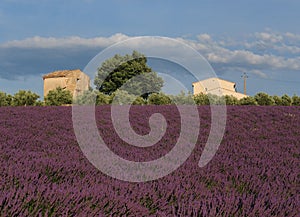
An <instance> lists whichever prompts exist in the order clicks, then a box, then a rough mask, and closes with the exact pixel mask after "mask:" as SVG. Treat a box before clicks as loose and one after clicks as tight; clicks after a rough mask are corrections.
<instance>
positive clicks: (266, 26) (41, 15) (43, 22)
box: [0, 0, 300, 96]
mask: <svg viewBox="0 0 300 217" xmlns="http://www.w3.org/2000/svg"><path fill="white" fill-rule="evenodd" d="M299 26H300V1H298V0H260V1H258V0H243V1H241V0H227V1H221V0H218V1H217V0H204V1H201V0H198V1H174V0H173V1H171V0H164V1H158V0H152V1H146V0H112V1H96V0H69V1H67V0H1V2H0V91H5V92H8V93H12V94H13V93H15V92H17V91H18V90H19V89H30V90H32V91H34V92H37V93H38V94H39V95H41V96H42V95H43V81H42V78H41V76H42V75H43V74H46V73H48V72H51V71H54V70H59V69H72V68H80V69H82V70H83V68H84V67H85V66H86V64H87V63H88V62H89V61H90V60H91V59H92V58H93V57H94V56H95V55H96V54H98V53H99V52H100V51H102V50H103V49H105V48H107V47H109V46H110V45H112V44H114V43H117V42H120V41H122V40H125V39H130V38H132V37H135V36H165V37H170V38H174V39H177V40H179V41H181V42H184V43H186V44H188V45H189V46H191V47H192V48H194V49H196V50H197V51H198V52H199V53H200V54H202V55H203V56H204V57H205V58H206V59H207V60H208V62H209V63H210V64H211V65H212V67H213V68H214V70H215V72H216V74H217V75H218V76H219V77H221V78H224V79H228V80H231V81H234V82H236V83H237V87H238V90H239V91H242V89H243V86H242V85H243V81H242V78H241V75H242V74H243V73H244V72H247V73H248V76H249V78H248V85H247V86H248V93H249V94H250V95H254V94H255V93H257V92H260V91H263V92H267V93H269V94H272V95H275V94H277V95H282V94H284V93H287V94H289V95H293V94H297V95H300V88H299V86H300V73H299V72H300V28H299ZM153 67H154V68H155V66H153ZM175 71H176V70H175ZM178 73H180V70H178Z"/></svg>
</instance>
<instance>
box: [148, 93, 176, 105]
mask: <svg viewBox="0 0 300 217" xmlns="http://www.w3.org/2000/svg"><path fill="white" fill-rule="evenodd" d="M147 104H148V105H170V104H172V100H171V99H170V97H169V96H167V95H166V94H164V93H152V94H150V95H149V97H148V100H147Z"/></svg>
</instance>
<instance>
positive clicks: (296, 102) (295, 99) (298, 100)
mask: <svg viewBox="0 0 300 217" xmlns="http://www.w3.org/2000/svg"><path fill="white" fill-rule="evenodd" d="M292 101H293V102H292V105H297V106H300V97H299V96H297V95H296V94H294V95H293V97H292Z"/></svg>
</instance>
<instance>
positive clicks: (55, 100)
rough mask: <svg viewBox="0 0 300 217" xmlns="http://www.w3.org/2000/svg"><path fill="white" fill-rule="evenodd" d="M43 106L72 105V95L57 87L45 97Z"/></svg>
mask: <svg viewBox="0 0 300 217" xmlns="http://www.w3.org/2000/svg"><path fill="white" fill-rule="evenodd" d="M45 104H46V105H54V106H60V105H65V104H72V94H71V92H70V91H69V90H64V89H62V88H61V87H57V88H56V89H55V90H50V91H49V93H48V94H47V96H46V97H45Z"/></svg>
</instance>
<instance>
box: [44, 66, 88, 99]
mask: <svg viewBox="0 0 300 217" xmlns="http://www.w3.org/2000/svg"><path fill="white" fill-rule="evenodd" d="M43 80H44V97H45V96H47V94H48V93H49V91H50V90H55V89H56V88H57V87H61V88H63V89H66V90H69V91H70V92H71V94H72V95H73V99H75V98H76V97H77V96H78V95H81V94H82V93H83V92H84V91H85V90H88V89H89V87H90V77H89V76H88V75H86V74H85V73H83V72H82V71H80V70H79V69H76V70H62V71H54V72H51V73H49V74H46V75H44V76H43Z"/></svg>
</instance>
